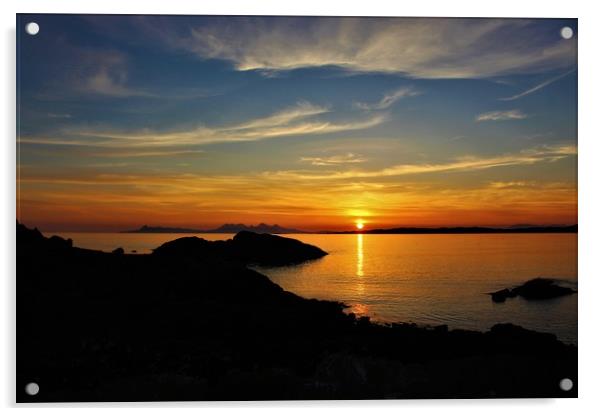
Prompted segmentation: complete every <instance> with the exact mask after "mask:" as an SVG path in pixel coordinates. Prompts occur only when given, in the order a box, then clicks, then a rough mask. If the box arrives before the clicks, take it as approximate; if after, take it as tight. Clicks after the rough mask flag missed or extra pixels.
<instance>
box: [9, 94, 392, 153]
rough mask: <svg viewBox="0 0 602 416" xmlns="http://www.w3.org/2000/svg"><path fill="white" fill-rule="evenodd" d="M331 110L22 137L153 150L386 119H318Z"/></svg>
mask: <svg viewBox="0 0 602 416" xmlns="http://www.w3.org/2000/svg"><path fill="white" fill-rule="evenodd" d="M327 112H329V109H328V108H326V107H322V106H316V105H313V104H310V103H307V102H299V103H297V105H295V106H293V107H290V108H287V109H284V110H281V111H279V112H276V113H274V114H271V115H268V116H265V117H260V118H257V119H254V120H251V121H246V122H242V123H239V124H232V125H226V126H221V127H206V126H201V127H196V128H192V129H187V130H174V131H167V132H158V131H149V130H139V131H131V132H126V131H123V132H119V131H102V130H89V129H71V130H68V131H65V133H64V134H63V135H62V136H64V137H61V138H53V137H22V138H21V139H20V142H21V143H37V144H47V145H63V146H67V145H72V146H88V147H114V148H136V147H138V148H151V147H170V146H184V145H207V144H214V143H230V142H250V141H259V140H266V139H272V138H277V137H286V136H307V135H323V134H330V133H336V132H344V131H353V130H363V129H368V128H370V127H374V126H377V125H379V124H381V123H383V122H384V121H385V120H386V119H387V115H386V114H382V113H381V114H376V115H372V116H370V117H367V118H364V119H360V120H355V119H354V120H343V121H336V122H334V121H328V120H321V119H315V118H314V117H315V116H318V115H322V114H324V113H327Z"/></svg>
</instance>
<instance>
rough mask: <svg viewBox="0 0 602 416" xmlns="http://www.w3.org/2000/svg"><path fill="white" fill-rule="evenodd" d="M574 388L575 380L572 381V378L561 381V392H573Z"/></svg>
mask: <svg viewBox="0 0 602 416" xmlns="http://www.w3.org/2000/svg"><path fill="white" fill-rule="evenodd" d="M572 388H573V380H571V379H570V378H563V379H562V380H560V390H563V391H571V389H572Z"/></svg>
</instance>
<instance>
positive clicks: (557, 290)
mask: <svg viewBox="0 0 602 416" xmlns="http://www.w3.org/2000/svg"><path fill="white" fill-rule="evenodd" d="M573 293H577V291H576V290H574V289H571V288H569V287H564V286H559V285H558V284H557V283H556V281H555V280H553V279H544V278H542V277H538V278H536V279H532V280H529V281H528V282H526V283H524V284H522V285H520V286H517V287H515V288H513V289H502V290H498V291H497V292H492V293H490V295H491V300H492V301H494V302H496V303H499V302H505V301H506V299H507V298H514V297H516V296H521V297H523V298H525V299H527V300H541V299H552V298H556V297H560V296H566V295H572V294H573Z"/></svg>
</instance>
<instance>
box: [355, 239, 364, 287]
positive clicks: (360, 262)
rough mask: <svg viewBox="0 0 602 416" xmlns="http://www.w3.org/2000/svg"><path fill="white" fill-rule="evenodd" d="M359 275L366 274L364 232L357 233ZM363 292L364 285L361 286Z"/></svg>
mask: <svg viewBox="0 0 602 416" xmlns="http://www.w3.org/2000/svg"><path fill="white" fill-rule="evenodd" d="M356 274H357V276H358V277H363V276H364V236H363V234H358V235H357V271H356ZM361 289H362V290H361V291H362V292H363V285H362V287H361Z"/></svg>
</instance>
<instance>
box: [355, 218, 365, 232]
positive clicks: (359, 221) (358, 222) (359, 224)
mask: <svg viewBox="0 0 602 416" xmlns="http://www.w3.org/2000/svg"><path fill="white" fill-rule="evenodd" d="M355 226H356V227H357V229H358V230H362V229H363V228H364V222H363V221H362V220H357V221H356V222H355Z"/></svg>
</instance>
